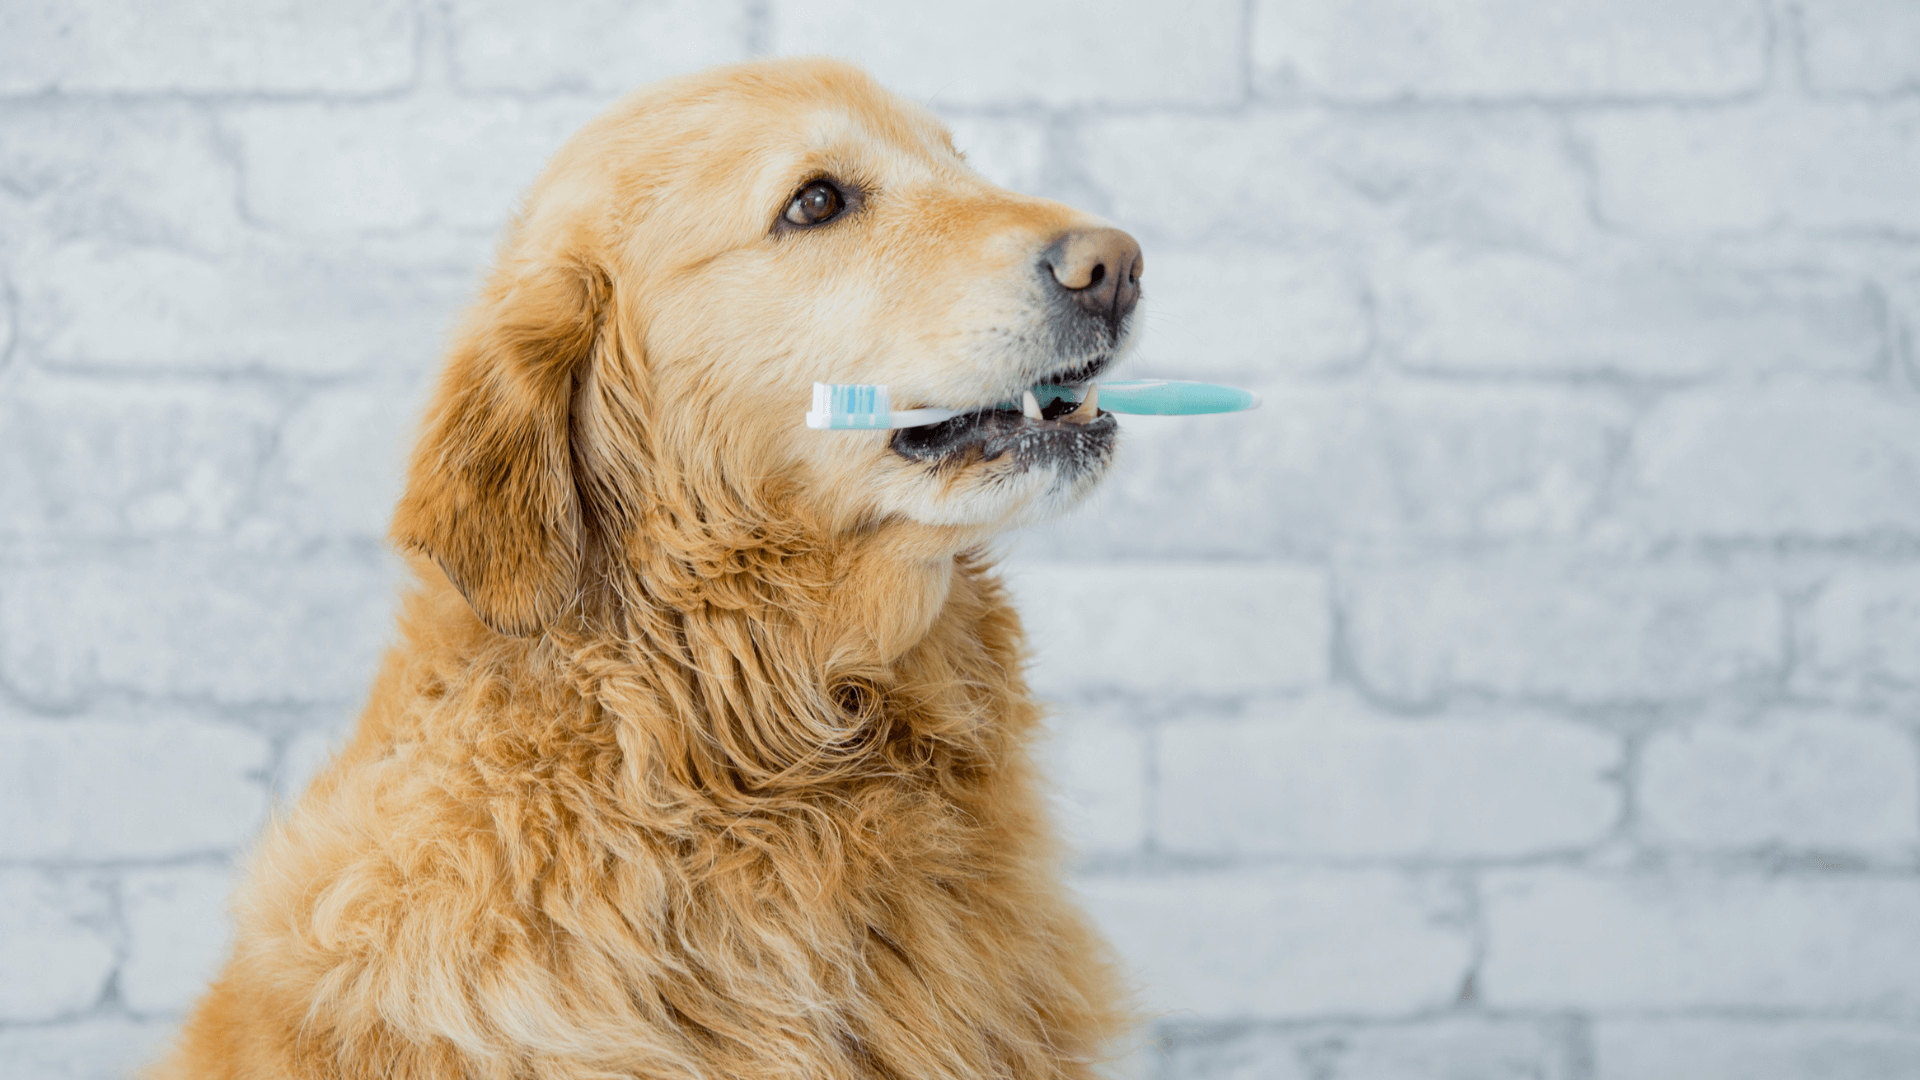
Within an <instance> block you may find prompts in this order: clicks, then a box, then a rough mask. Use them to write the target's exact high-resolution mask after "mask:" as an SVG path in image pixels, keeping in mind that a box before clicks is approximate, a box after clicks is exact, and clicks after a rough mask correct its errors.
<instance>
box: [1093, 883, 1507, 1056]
mask: <svg viewBox="0 0 1920 1080" xmlns="http://www.w3.org/2000/svg"><path fill="white" fill-rule="evenodd" d="M1076 888H1077V889H1078V890H1079V892H1080V893H1081V895H1082V896H1083V897H1084V898H1085V899H1086V901H1087V904H1088V907H1089V909H1090V910H1091V911H1092V913H1093V915H1094V917H1095V918H1096V919H1097V920H1098V921H1099V923H1100V925H1101V926H1102V927H1103V928H1104V929H1105V930H1106V932H1107V934H1108V935H1109V936H1110V938H1111V939H1112V940H1113V942H1114V944H1115V945H1116V946H1117V947H1118V948H1119V950H1120V953H1121V955H1122V956H1123V957H1124V958H1125V959H1126V960H1127V962H1128V963H1129V964H1130V965H1131V966H1132V967H1133V968H1134V969H1135V970H1136V971H1137V972H1138V975H1139V977H1140V978H1141V980H1142V981H1143V982H1144V984H1145V986H1144V996H1145V999H1146V1002H1147V1004H1148V1006H1149V1007H1152V1008H1156V1009H1168V1010H1177V1011H1178V1012H1180V1013H1182V1014H1186V1015H1195V1016H1198V1017H1199V1018H1201V1019H1205V1020H1235V1019H1239V1020H1253V1019H1282V1018H1293V1017H1303V1016H1316V1015H1353V1014H1372V1015H1397V1014H1404V1013H1413V1012H1422V1011H1426V1010H1431V1009H1438V1008H1442V1007H1444V1006H1446V1005H1448V1004H1450V1003H1452V1002H1453V1001H1454V1000H1455V998H1456V997H1457V995H1458V994H1459V991H1460V987H1461V984H1462V981H1463V980H1464V979H1465V977H1466V974H1467V964H1468V959H1469V956H1470V953H1471V949H1470V946H1469V943H1468V936H1469V934H1468V930H1467V928H1466V925H1465V919H1464V916H1463V912H1462V900H1461V897H1460V896H1459V895H1458V894H1457V892H1455V891H1454V890H1453V889H1451V888H1449V887H1447V886H1445V885H1442V884H1440V883H1438V882H1435V881H1432V880H1429V879H1426V878H1423V877H1417V876H1406V875H1401V874H1397V873H1393V872H1390V871H1384V870H1382V871H1352V872H1317V871H1306V872H1302V871H1287V872H1285V873H1275V872H1249V871H1234V872H1227V873H1189V874H1181V875H1178V876H1169V877H1160V878H1124V879H1123V878H1085V879H1081V880H1080V881H1079V882H1078V883H1077V884H1076Z"/></svg>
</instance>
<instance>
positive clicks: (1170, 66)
mask: <svg viewBox="0 0 1920 1080" xmlns="http://www.w3.org/2000/svg"><path fill="white" fill-rule="evenodd" d="M768 20H769V24H770V27H771V30H770V39H771V44H772V46H773V51H775V52H777V53H784V54H803V53H821V54H827V55H831V56H839V57H842V58H845V59H848V60H852V61H853V62H855V63H857V64H860V65H861V66H862V67H865V68H866V69H867V70H868V71H870V72H872V74H873V75H874V77H876V78H878V79H879V80H880V81H881V82H882V83H884V84H885V85H886V86H887V87H888V88H889V89H892V90H894V91H896V92H898V93H900V94H902V95H904V96H906V97H908V98H911V99H913V100H915V101H920V102H926V103H930V104H937V105H941V106H943V107H949V108H951V107H954V106H994V107H1004V106H1010V105H1039V106H1054V107H1062V106H1080V105H1214V106H1218V105H1231V104H1233V103H1235V102H1237V101H1239V100H1240V98H1241V97H1242V95H1243V93H1244V88H1243V78H1242V75H1241V60H1240V55H1241V51H1240V49H1241V46H1240V41H1239V37H1240V24H1241V5H1240V4H1239V3H1238V2H1237V0H1193V2H1190V3H1186V4H1181V5H1178V6H1171V5H1166V4H1155V3H1150V2H1145V0H1134V2H1131V3H1123V4H1118V5H1115V6H1113V7H1110V8H1107V9H1104V10H1103V11H1102V12H1101V13H1100V15H1099V16H1098V17H1094V18H1090V17H1088V13H1087V12H1086V11H1084V10H1082V9H1079V8H1076V7H1073V6H1071V5H1060V4H1033V3H1021V2H1019V0H980V2H979V3H975V4H972V5H969V6H966V7H949V6H940V5H907V4H898V3H890V2H888V0H849V2H847V3H843V4H837V5H831V6H822V5H819V4H806V3H796V2H795V0H772V3H771V4H770V5H769V8H768Z"/></svg>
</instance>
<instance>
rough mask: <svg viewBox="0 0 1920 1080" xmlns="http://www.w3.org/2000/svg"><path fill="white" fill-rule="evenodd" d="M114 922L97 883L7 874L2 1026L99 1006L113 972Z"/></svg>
mask: <svg viewBox="0 0 1920 1080" xmlns="http://www.w3.org/2000/svg"><path fill="white" fill-rule="evenodd" d="M111 919H112V914H111V910H110V906H109V900H108V896H107V893H106V891H105V889H104V888H103V887H101V886H100V885H99V884H98V883H97V882H91V881H87V880H84V879H79V878H74V877H71V876H66V875H59V876H56V875H48V874H42V873H40V872H38V871H34V870H3V869H0V1022H5V1021H34V1020H52V1019H54V1018H56V1017H60V1016H66V1015H70V1014H74V1013H79V1012H82V1011H85V1010H86V1009H88V1008H90V1007H92V1006H93V1004H94V1003H95V1002H96V1001H98V1000H99V999H100V995H101V993H102V992H103V991H105V989H106V985H107V978H108V976H110V975H111V974H112V973H113V965H114V948H113V930H112V928H111Z"/></svg>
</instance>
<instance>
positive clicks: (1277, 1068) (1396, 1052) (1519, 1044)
mask: <svg viewBox="0 0 1920 1080" xmlns="http://www.w3.org/2000/svg"><path fill="white" fill-rule="evenodd" d="M1565 1043H1566V1040H1565V1039H1564V1038H1562V1037H1561V1035H1560V1033H1559V1032H1557V1031H1555V1030H1553V1029H1552V1028H1551V1027H1549V1026H1545V1025H1539V1024H1530V1023H1525V1022H1513V1021H1504V1020H1483V1019H1472V1018H1467V1019H1442V1020H1421V1021H1414V1022H1411V1023H1400V1024H1392V1025H1364V1026H1360V1025H1355V1026H1323V1025H1318V1024H1314V1025H1307V1026H1289V1027H1286V1028H1282V1029H1272V1028H1268V1029H1260V1028H1254V1029H1252V1030H1237V1031H1234V1032H1232V1033H1231V1034H1226V1035H1224V1036H1217V1037H1215V1038H1212V1039H1207V1040H1205V1041H1201V1040H1199V1039H1193V1040H1178V1039H1176V1040H1175V1041H1174V1042H1173V1043H1172V1045H1171V1046H1170V1047H1169V1049H1168V1052H1167V1058H1168V1062H1169V1066H1170V1067H1169V1068H1168V1069H1167V1070H1166V1073H1165V1075H1166V1076H1168V1077H1179V1078H1183V1080H1184V1078H1195V1080H1199V1078H1204V1080H1282V1078H1284V1080H1294V1078H1298V1080H1307V1078H1308V1077H1312V1078H1313V1080H1571V1078H1572V1077H1574V1076H1577V1075H1579V1074H1578V1073H1576V1072H1575V1071H1574V1068H1573V1064H1572V1061H1571V1060H1570V1058H1571V1055H1570V1053H1569V1051H1568V1047H1567V1046H1566V1045H1565ZM1687 1080H1708V1078H1706V1077H1701V1076H1692V1077H1688V1078H1687Z"/></svg>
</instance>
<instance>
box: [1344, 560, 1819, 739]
mask: <svg viewBox="0 0 1920 1080" xmlns="http://www.w3.org/2000/svg"><path fill="white" fill-rule="evenodd" d="M1348 593H1349V604H1348V628H1347V629H1348V634H1349V642H1348V648H1349V649H1350V651H1351V653H1352V656H1353V660H1354V664H1355V665H1356V667H1357V668H1358V669H1359V672H1360V674H1361V676H1362V678H1363V679H1364V680H1365V681H1366V682H1367V683H1368V684H1369V685H1370V686H1372V687H1373V688H1374V689H1376V690H1378V691H1380V692H1382V693H1385V694H1387V695H1389V696H1391V697H1393V698H1396V699H1399V700H1403V701H1411V702H1424V701H1431V700H1433V699H1436V698H1438V697H1440V696H1442V695H1444V694H1447V693H1449V692H1453V691H1463V690H1464V691H1477V692H1484V693H1493V694H1500V695H1506V696H1515V697H1522V698H1564V699H1570V700H1572V701H1577V702H1596V703H1597V702H1629V701H1651V700H1658V699H1664V698H1685V697H1692V696H1696V695H1701V694H1706V693H1709V692H1712V691H1715V690H1721V689H1725V688H1727V687H1730V686H1737V685H1742V684H1750V683H1753V682H1755V681H1757V680H1762V679H1766V678H1769V677H1771V676H1772V675H1774V674H1775V673H1776V672H1778V671H1779V669H1780V667H1781V666H1782V663H1783V658H1782V643H1781V638H1782V629H1781V622H1782V612H1781V605H1780V601H1779V598H1778V597H1777V596H1775V595H1774V594H1772V593H1771V592H1769V591H1767V590H1766V589H1764V588H1762V587H1759V586H1756V585H1753V584H1749V583H1746V582H1744V581H1742V580H1739V579H1734V578H1729V577H1726V576H1724V575H1722V574H1719V573H1716V572H1714V570H1713V569H1712V568H1711V567H1709V566H1706V565H1686V564H1678V563H1668V564H1656V565H1634V564H1625V565H1621V564H1609V565H1594V564H1584V563H1543V562H1538V561H1532V560H1518V559H1515V560H1509V561H1505V562H1499V563H1487V564H1482V565H1471V564H1468V565H1462V564H1433V565H1427V566H1418V567H1415V566H1401V567H1393V568H1380V569H1373V570H1356V571H1355V572H1354V574H1353V578H1352V581H1351V584H1350V586H1349V588H1348Z"/></svg>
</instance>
